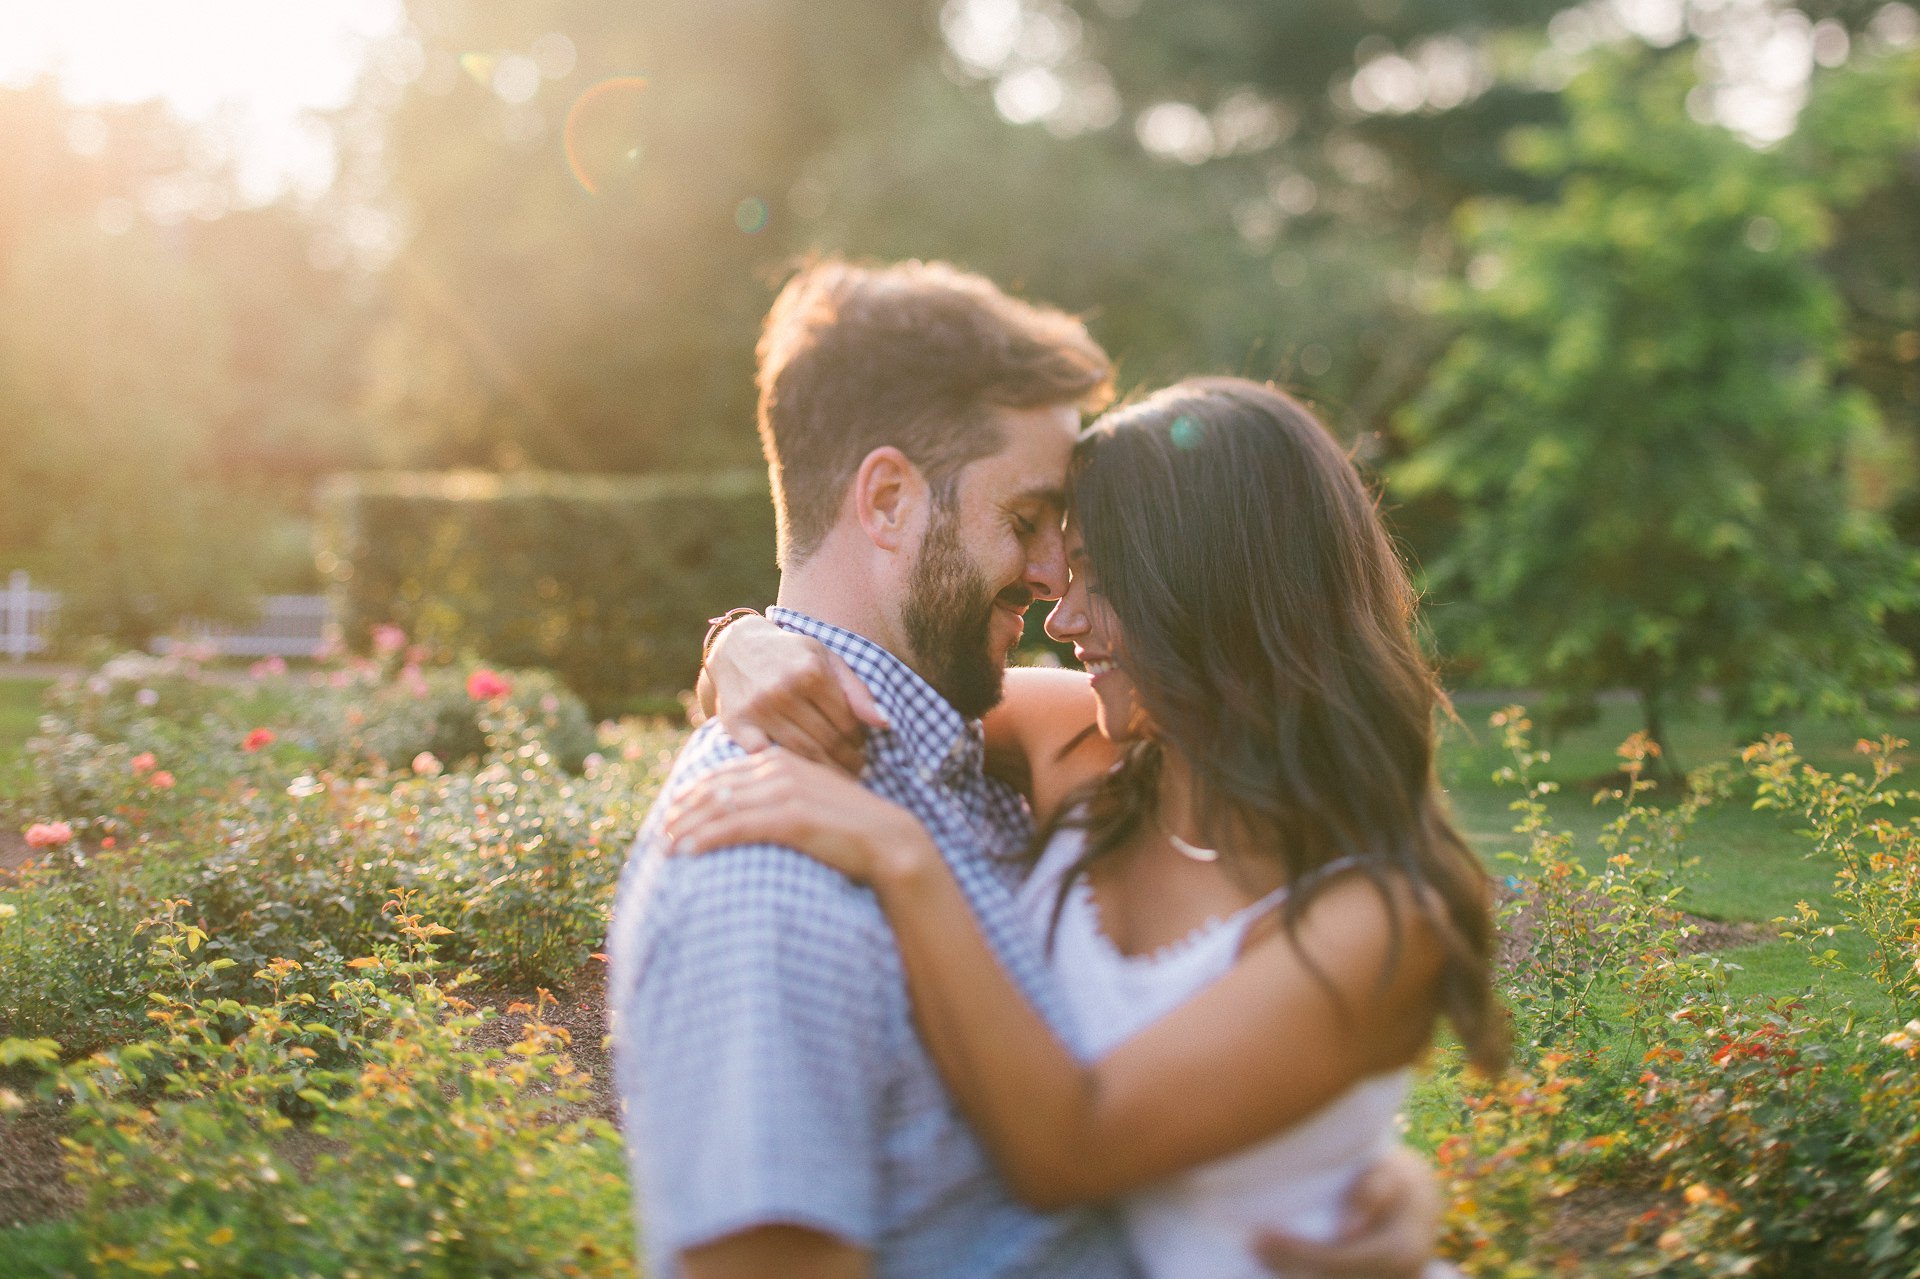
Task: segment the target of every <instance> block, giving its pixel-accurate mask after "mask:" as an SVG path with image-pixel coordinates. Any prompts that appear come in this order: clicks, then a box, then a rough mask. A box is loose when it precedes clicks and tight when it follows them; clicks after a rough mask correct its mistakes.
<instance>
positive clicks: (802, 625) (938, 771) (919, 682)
mask: <svg viewBox="0 0 1920 1279" xmlns="http://www.w3.org/2000/svg"><path fill="white" fill-rule="evenodd" d="M767 620H768V621H770V622H772V623H773V624H774V625H776V626H778V627H780V628H781V629H782V630H787V631H793V632H794V633H796V634H799V635H806V636H809V637H811V638H813V639H816V640H819V641H820V642H821V643H822V644H824V645H826V647H827V648H828V649H829V650H831V651H832V652H833V653H834V654H836V655H837V656H839V657H840V658H841V659H842V660H844V661H845V662H846V663H847V665H848V666H850V667H852V668H853V673H854V674H856V675H858V676H859V677H860V680H861V682H862V683H864V684H865V685H866V686H867V688H868V690H869V691H870V692H871V693H872V694H873V700H874V701H875V702H876V703H878V704H879V707H880V709H881V711H882V712H884V713H885V715H886V717H887V720H888V722H889V723H890V724H892V727H891V728H889V729H876V730H874V731H873V733H872V735H871V738H870V739H869V740H870V741H871V742H872V744H873V746H874V748H875V753H874V754H873V756H872V758H874V759H879V758H880V757H881V756H882V755H883V754H886V753H890V752H895V751H898V752H904V754H905V756H906V758H907V759H908V760H909V761H910V762H911V765H912V767H914V768H915V769H916V770H918V771H919V773H920V775H921V777H922V778H923V779H925V780H932V778H933V777H938V778H939V779H940V780H942V781H944V782H946V783H948V784H949V785H956V784H958V783H960V782H962V781H964V780H966V779H967V778H969V777H977V776H979V775H980V771H981V765H982V763H983V762H984V761H985V759H986V734H985V733H984V731H983V730H982V729H981V727H980V721H979V720H970V719H968V718H966V717H965V716H964V715H962V714H961V713H960V712H959V711H957V710H955V709H954V708H953V705H952V703H950V702H948V701H947V699H946V698H944V697H942V696H940V694H939V693H937V692H935V691H934V688H933V685H931V684H929V683H927V681H926V680H925V679H923V678H922V677H921V676H920V674H919V673H918V672H916V671H915V670H913V668H911V667H910V666H908V665H907V664H906V663H905V662H903V661H901V660H900V659H899V658H898V657H896V656H894V655H893V654H892V653H890V652H888V651H887V650H886V649H884V648H882V647H880V645H878V644H876V643H874V642H873V641H872V640H870V639H868V638H867V637H866V636H864V635H856V634H854V633H853V632H852V631H849V630H845V629H843V628H841V627H838V626H834V625H832V624H831V623H829V622H823V621H821V620H820V619H818V618H816V617H809V616H807V615H806V614H805V613H802V612H799V611H798V610H796V609H791V608H781V607H779V606H775V607H773V608H770V609H768V610H767Z"/></svg>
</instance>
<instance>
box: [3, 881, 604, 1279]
mask: <svg viewBox="0 0 1920 1279" xmlns="http://www.w3.org/2000/svg"><path fill="white" fill-rule="evenodd" d="M188 906H189V904H188V903H187V902H186V901H185V900H184V899H182V900H175V901H170V902H167V903H165V904H164V910H163V913H162V914H161V915H160V916H158V917H156V918H155V919H153V920H151V921H148V922H149V923H150V924H153V925H154V926H156V930H157V931H156V934H155V936H154V939H153V943H152V947H151V954H152V957H153V963H152V978H151V980H152V985H153V989H152V991H151V992H150V998H151V1000H152V1002H153V1004H154V1008H153V1010H152V1012H151V1013H150V1016H151V1017H152V1018H153V1020H154V1023H155V1025H156V1033H155V1034H154V1035H153V1036H151V1037H149V1038H147V1039H144V1040H141V1041H137V1042H134V1043H131V1044H128V1045H125V1046H123V1047H120V1048H117V1049H112V1050H109V1051H106V1052H102V1053H98V1054H95V1055H93V1056H91V1057H88V1058H85V1059H83V1060H81V1061H79V1062H76V1063H74V1064H73V1065H71V1066H68V1067H66V1068H64V1069H61V1070H59V1071H58V1072H57V1073H56V1074H55V1075H54V1077H53V1079H52V1081H51V1087H52V1088H53V1089H54V1090H57V1091H58V1092H59V1093H62V1094H65V1095H67V1096H70V1097H71V1098H72V1102H73V1106H72V1113H73V1118H74V1134H73V1139H72V1143H71V1149H72V1151H73V1159H72V1175H73V1176H74V1178H75V1179H76V1181H77V1182H78V1183H79V1185H80V1186H81V1188H82V1190H83V1191H84V1194H85V1198H84V1202H83V1205H82V1207H81V1210H80V1212H79V1214H78V1216H77V1218H76V1219H75V1220H74V1221H73V1222H72V1223H71V1224H70V1229H71V1231H72V1234H73V1236H74V1241H73V1244H72V1247H73V1249H74V1250H75V1251H81V1252H83V1253H84V1256H85V1259H86V1261H87V1263H88V1265H89V1267H90V1270H91V1272H92V1273H96V1274H100V1275H143V1274H156V1273H171V1272H174V1271H192V1272H194V1273H197V1274H202V1275H210V1276H254V1275H267V1274H300V1275H327V1276H341V1277H342V1279H346V1277H348V1276H353V1275H364V1276H375V1275H379V1276H386V1275H417V1276H446V1277H447V1279H453V1277H455V1276H472V1275H499V1276H508V1275H514V1276H519V1275H614V1274H623V1275H625V1274H632V1273H633V1269H634V1261H633V1257H632V1250H631V1242H632V1241H631V1234H630V1232H629V1231H628V1230H626V1229H624V1224H625V1222H624V1218H625V1215H626V1205H627V1202H628V1194H627V1189H626V1183H625V1177H624V1172H623V1169H622V1166H621V1162H620V1158H619V1154H618V1149H619V1146H618V1139H617V1136H616V1135H615V1134H614V1132H613V1131H612V1129H611V1128H610V1127H609V1126H608V1125H607V1124H606V1123H605V1121H603V1120H599V1119H593V1118H587V1117H574V1118H567V1117H565V1116H564V1115H562V1114H560V1113H558V1112H560V1111H563V1110H565V1109H567V1108H574V1109H576V1110H577V1109H578V1108H579V1107H580V1106H581V1104H582V1103H583V1102H584V1100H585V1098H586V1093H585V1087H584V1085H585V1080H584V1077H583V1076H582V1074H581V1072H580V1071H579V1070H578V1068H577V1067H576V1066H575V1064H574V1062H573V1061H572V1058H571V1057H570V1055H569V1053H568V1051H567V1050H568V1045H569V1041H568V1035H567V1032H566V1030H565V1029H564V1028H563V1027H559V1026H555V1025H553V1024H551V1023H549V1022H548V1021H547V1020H546V1019H545V1018H544V1016H543V1014H544V1012H545V1011H546V1004H547V1001H548V997H547V996H546V995H545V992H542V993H541V998H540V1001H539V1006H538V1007H526V1008H523V1009H518V1010H516V1011H521V1012H525V1013H528V1014H531V1015H530V1016H529V1018H528V1020H527V1021H526V1023H525V1026H524V1029H523V1032H522V1035H521V1038H520V1039H519V1041H518V1042H516V1043H513V1044H511V1045H510V1046H508V1047H506V1048H498V1047H490V1048H476V1047H474V1046H473V1045H472V1042H471V1041H472V1036H473V1032H474V1031H475V1030H477V1029H478V1028H479V1027H480V1026H481V1025H482V1024H483V1022H484V1021H485V1020H486V1018H487V1016H488V1015H489V1014H488V1013H483V1012H479V1011H476V1010H475V1008H474V1006H473V1005H472V1004H470V1003H468V1002H467V1001H465V1000H464V999H462V998H461V997H460V995H459V994H458V991H459V989H460V987H461V986H462V985H463V984H464V983H465V979H464V978H460V977H452V978H449V977H447V975H446V973H445V970H444V968H443V967H442V966H441V965H440V964H439V963H438V962H437V961H436V960H435V959H434V957H433V953H432V952H433V940H434V938H436V937H438V936H441V935H444V933H445V930H444V929H442V928H440V927H439V926H437V925H434V924H431V923H428V922H425V921H424V920H423V917H422V916H421V915H420V914H419V913H418V912H417V911H416V910H415V909H413V900H412V897H411V895H409V894H405V893H401V894H397V895H396V896H395V897H394V898H393V899H392V902H391V906H392V909H390V912H389V913H390V914H391V915H392V916H393V917H394V919H395V922H396V924H397V926H398V930H399V933H400V936H401V941H400V943H399V944H397V945H388V946H383V947H380V948H377V949H376V950H375V952H374V953H373V954H372V955H368V956H365V957H362V958H357V959H355V960H354V961H352V964H351V967H352V969H353V970H354V972H353V974H352V975H351V976H349V977H347V978H343V979H339V980H336V981H334V982H332V983H331V985H330V986H329V988H328V990H327V991H326V992H325V993H324V995H321V996H315V995H312V994H306V993H300V994H292V993H288V992H287V991H286V990H285V989H284V988H283V986H282V983H281V980H280V979H281V978H282V977H283V976H285V974H286V972H287V966H286V965H285V964H284V963H283V964H280V965H273V966H269V967H268V968H265V969H262V970H260V971H258V972H256V973H255V974H254V989H255V991H256V993H257V992H260V990H261V988H262V987H264V988H265V999H264V1002H241V1001H239V1000H237V999H233V998H228V997H216V996H212V995H209V994H206V993H205V991H206V989H207V988H208V987H210V986H211V985H213V984H214V982H213V981H212V979H213V978H214V977H215V976H216V975H217V974H218V972H219V971H220V970H221V969H222V968H225V967H231V965H232V961H231V960H229V959H213V960H211V961H209V960H207V959H206V958H205V953H206V952H205V949H204V948H203V943H205V942H207V940H208V939H207V936H206V934H205V933H204V932H203V931H201V930H200V929H199V928H197V927H196V926H194V925H191V924H188V923H186V922H184V918H185V916H186V914H187V912H188ZM328 1004H331V1005H332V1006H333V1007H331V1008H330V1009H329V1008H325V1007H323V1005H328ZM316 1042H320V1043H327V1042H331V1043H332V1044H334V1045H336V1046H337V1047H338V1048H340V1049H341V1050H343V1051H342V1052H340V1053H338V1054H335V1061H334V1062H332V1063H329V1062H327V1061H325V1060H323V1056H322V1054H321V1052H319V1051H318V1050H317V1049H316V1048H315V1047H314V1044H315V1043H316ZM4 1048H5V1049H6V1050H7V1051H6V1053H5V1055H6V1056H8V1057H11V1058H13V1059H14V1060H20V1059H22V1058H31V1057H34V1056H36V1055H37V1056H38V1057H39V1058H40V1059H41V1060H42V1061H43V1062H44V1061H48V1060H49V1059H50V1058H51V1057H52V1055H53V1046H52V1045H51V1044H47V1043H40V1044H31V1043H22V1042H21V1041H17V1040H16V1041H8V1042H7V1044H5V1045H4ZM296 1115H300V1116H302V1117H303V1118H298V1119H297V1118H296V1117H295V1116H296ZM610 1223H619V1226H620V1227H621V1228H616V1229H609V1228H608V1227H609V1224H610Z"/></svg>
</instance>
